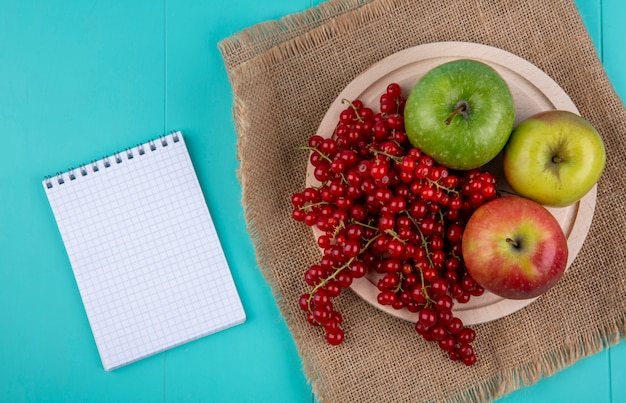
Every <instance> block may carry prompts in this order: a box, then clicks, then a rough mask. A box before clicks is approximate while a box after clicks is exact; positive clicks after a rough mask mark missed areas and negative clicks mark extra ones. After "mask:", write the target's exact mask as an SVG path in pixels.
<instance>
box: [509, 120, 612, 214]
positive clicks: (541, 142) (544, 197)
mask: <svg viewBox="0 0 626 403" xmlns="http://www.w3.org/2000/svg"><path fill="white" fill-rule="evenodd" d="M605 162H606V151H605V147H604V142H603V141H602V138H601V137H600V135H599V134H598V132H597V131H596V129H595V128H594V127H593V126H592V125H591V123H589V122H588V121H587V120H585V119H583V118H582V117H580V116H578V115H576V114H574V113H572V112H567V111H560V110H551V111H545V112H540V113H538V114H536V115H533V116H531V117H530V118H528V119H526V120H524V121H523V122H522V123H520V124H519V125H518V126H517V127H516V128H515V130H513V133H512V134H511V137H510V138H509V141H508V143H507V145H506V146H505V148H504V153H503V164H504V165H503V169H504V176H505V177H506V180H507V181H508V183H509V185H510V186H511V188H512V189H513V190H514V191H515V193H517V194H518V195H520V196H524V197H527V198H529V199H532V200H535V201H537V202H539V203H541V204H544V205H548V206H555V207H564V206H568V205H570V204H572V203H574V202H576V201H578V200H579V199H580V198H582V197H583V196H584V195H585V194H587V192H589V190H591V188H592V187H593V186H594V185H595V184H596V182H597V181H598V180H599V179H600V176H601V175H602V171H603V170H604V165H605Z"/></svg>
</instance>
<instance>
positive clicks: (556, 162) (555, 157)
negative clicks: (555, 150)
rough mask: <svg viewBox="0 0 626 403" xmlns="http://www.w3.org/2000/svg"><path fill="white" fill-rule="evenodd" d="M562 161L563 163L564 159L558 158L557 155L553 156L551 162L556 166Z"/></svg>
mask: <svg viewBox="0 0 626 403" xmlns="http://www.w3.org/2000/svg"><path fill="white" fill-rule="evenodd" d="M563 161H565V158H563V157H560V156H558V155H555V156H554V157H552V162H554V163H555V164H558V163H560V162H563Z"/></svg>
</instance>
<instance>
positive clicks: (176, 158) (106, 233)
mask: <svg viewBox="0 0 626 403" xmlns="http://www.w3.org/2000/svg"><path fill="white" fill-rule="evenodd" d="M43 187H44V190H45V192H46V195H47V197H48V201H49V203H50V206H51V208H52V212H53V214H54V217H55V220H56V223H57V226H58V228H59V232H60V233H61V237H62V239H63V243H64V245H65V249H66V251H67V255H68V257H69V261H70V264H71V267H72V270H73V273H74V276H75V278H76V283H77V285H78V290H79V292H80V296H81V299H82V302H83V304H84V307H85V311H86V313H87V318H88V320H89V324H90V326H91V330H92V333H93V336H94V339H95V342H96V346H97V348H98V352H99V354H100V358H101V360H102V365H103V367H104V369H105V370H107V371H110V370H113V369H116V368H119V367H121V366H123V365H126V364H130V363H132V362H135V361H137V360H140V359H142V358H146V357H148V356H151V355H153V354H156V353H159V352H163V351H165V350H167V349H170V348H173V347H175V346H178V345H181V344H183V343H186V342H189V341H192V340H195V339H198V338H200V337H204V336H206V335H209V334H211V333H215V332H218V331H221V330H224V329H226V328H229V327H231V326H234V325H237V324H240V323H243V322H244V321H245V319H246V315H245V312H244V309H243V307H242V304H241V300H240V297H239V294H238V292H237V289H236V287H235V284H234V281H233V278H232V274H231V271H230V269H229V267H228V264H227V261H226V258H225V256H224V252H223V250H222V247H221V245H220V241H219V239H218V236H217V233H216V231H215V227H214V224H213V221H212V219H211V214H210V212H209V210H208V207H207V204H206V201H205V199H204V196H203V193H202V190H201V188H200V185H199V182H198V179H197V176H196V173H195V171H194V169H193V165H192V162H191V159H190V157H189V153H188V151H187V147H186V145H185V141H184V138H183V135H182V133H181V132H174V133H171V134H169V135H166V136H162V137H160V138H158V139H155V140H153V141H149V142H146V143H145V144H140V145H137V146H135V147H132V148H128V149H126V150H125V151H123V152H120V153H117V154H113V155H111V156H109V157H106V158H103V159H101V160H97V161H93V162H91V163H89V164H86V165H84V166H81V167H79V168H77V169H70V170H69V171H67V172H63V173H59V174H57V175H54V176H52V177H46V179H45V180H44V181H43Z"/></svg>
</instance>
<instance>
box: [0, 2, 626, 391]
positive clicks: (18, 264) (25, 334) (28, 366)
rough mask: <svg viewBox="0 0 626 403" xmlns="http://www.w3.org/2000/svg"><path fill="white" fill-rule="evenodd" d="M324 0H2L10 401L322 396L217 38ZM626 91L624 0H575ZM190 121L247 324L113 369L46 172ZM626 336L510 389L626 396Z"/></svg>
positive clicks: (0, 179) (1, 303) (0, 124)
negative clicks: (282, 310)
mask: <svg viewBox="0 0 626 403" xmlns="http://www.w3.org/2000/svg"><path fill="white" fill-rule="evenodd" d="M319 3H321V1H313V0H274V1H264V2H260V1H249V0H230V1H227V2H224V1H221V2H218V1H215V0H210V1H201V0H189V1H185V2H174V1H169V2H168V1H163V0H162V1H148V0H141V1H139V0H136V1H130V2H127V1H119V0H117V1H109V2H96V1H89V2H87V1H84V2H79V1H69V0H63V1H56V2H45V1H36V0H27V1H19V0H0V143H1V147H2V156H1V157H0V183H1V184H2V190H0V401H2V402H4V401H9V402H14V401H16V402H21V401H52V402H56V401H110V402H120V401H129V402H130V401H132V402H141V401H148V402H155V401H176V402H181V401H207V402H208V401H210V402H222V401H223V402H226V401H228V402H230V401H246V402H247V401H255V402H265V401H281V402H283V401H284V402H310V401H312V400H313V397H312V392H311V388H310V386H309V385H308V384H307V382H306V379H305V377H304V374H303V371H302V366H301V362H300V359H299V357H298V355H297V352H296V349H295V345H294V342H293V340H292V338H291V335H290V333H289V332H288V330H287V328H286V326H285V324H284V321H283V320H282V318H281V317H280V314H279V312H278V309H277V308H276V306H275V304H274V301H273V298H272V295H271V291H270V289H269V287H268V285H267V284H266V283H265V281H264V279H263V278H262V276H261V274H260V272H259V270H258V268H257V265H256V261H255V256H254V252H253V249H252V245H251V242H250V240H249V237H248V234H247V232H246V226H245V221H244V218H243V212H242V210H241V207H240V197H241V187H240V185H239V183H238V181H237V178H236V173H235V170H236V168H237V161H236V155H235V144H236V136H235V132H234V127H233V121H232V114H231V107H232V96H231V89H230V85H229V82H228V79H227V76H226V72H225V69H224V66H223V62H222V59H221V57H220V55H219V52H218V50H217V47H216V45H217V42H218V41H219V40H221V39H223V38H225V37H227V36H229V35H231V34H233V33H235V32H236V31H238V30H241V29H243V28H246V27H248V26H250V25H252V24H255V23H258V22H262V21H266V20H268V19H277V18H280V17H281V16H284V15H286V14H290V13H294V12H297V11H301V10H304V9H306V8H308V7H310V6H314V5H316V4H319ZM576 4H577V5H578V7H579V9H580V11H581V15H582V16H583V19H584V22H585V24H586V26H587V28H588V29H589V32H590V34H591V36H592V38H593V40H594V44H595V45H596V48H597V50H598V53H599V55H600V56H601V57H602V60H603V63H604V65H605V67H606V70H607V72H608V74H609V76H610V78H611V80H612V82H613V84H614V85H615V88H616V90H617V91H618V93H619V94H620V95H621V96H622V98H623V99H625V98H626V74H625V73H624V70H623V66H625V65H626V55H625V53H624V52H623V49H624V45H623V38H624V37H626V24H624V21H625V20H626V6H625V5H624V3H623V2H622V1H621V0H577V2H576ZM174 128H175V129H180V130H182V131H183V132H184V133H185V135H186V139H187V143H188V146H189V149H190V153H191V158H192V160H193V161H194V163H195V166H196V169H197V173H198V177H199V179H200V183H201V185H202V187H203V190H204V192H205V195H206V198H207V203H208V204H209V208H210V209H211V211H212V212H213V216H214V219H215V224H216V228H217V230H218V233H219V235H220V238H221V241H222V243H223V246H224V249H225V253H226V256H227V259H228V261H229V263H230V265H231V268H232V271H233V275H234V278H235V282H236V283H237V286H238V288H239V291H240V293H241V296H242V300H243V303H244V306H245V309H246V312H247V314H248V320H247V322H246V323H245V324H243V325H240V326H237V327H234V328H231V329H229V330H226V331H224V332H220V333H217V334H214V335H211V336H209V337H206V338H203V339H201V340H198V341H195V342H192V343H189V344H186V345H184V346H181V347H178V348H176V349H173V350H171V351H169V352H167V353H163V354H159V355H157V356H154V357H151V358H148V359H146V360H143V361H141V362H138V363H135V364H132V365H130V366H128V367H124V368H121V369H119V370H116V371H113V372H105V371H103V370H102V367H101V364H100V361H99V357H98V354H97V351H96V348H95V344H94V342H93V338H92V336H91V332H90V329H89V325H88V323H87V319H86V316H85V314H84V309H83V307H82V304H81V301H80V296H79V294H78V290H77V288H76V285H75V282H74V278H73V275H72V272H71V269H70V266H69V262H68V260H67V256H66V254H65V250H64V248H63V245H62V242H61V239H60V237H59V234H58V230H57V228H56V225H55V223H54V218H53V216H52V213H51V211H50V209H49V206H48V204H47V201H46V198H45V194H44V192H43V190H42V188H41V185H40V181H41V179H42V178H43V176H44V175H46V174H50V173H54V172H56V171H58V170H64V169H67V168H69V167H71V166H76V165H78V164H80V163H83V162H85V161H89V160H91V159H96V158H100V157H102V156H103V155H105V154H108V153H110V152H112V151H115V150H119V149H123V148H125V147H126V146H128V145H132V144H136V143H138V142H140V141H144V140H146V139H148V138H151V137H154V136H155V135H158V134H161V133H164V132H167V131H169V130H171V129H174ZM625 363H626V343H624V342H622V343H621V344H619V345H618V346H616V347H613V348H610V349H607V350H605V351H603V352H601V353H599V354H597V355H594V356H592V357H590V358H587V359H584V360H582V361H580V362H579V363H577V364H576V365H574V366H572V367H570V368H567V369H565V370H563V371H561V372H559V373H558V374H556V375H555V376H553V377H550V378H548V379H544V380H542V381H540V382H539V383H537V384H536V385H533V386H531V387H528V388H525V389H522V390H520V391H518V392H515V393H513V394H511V395H510V396H507V397H505V398H504V399H502V401H503V402H508V403H511V402H526V401H534V402H578V401H594V402H626V387H624V385H626V364H625Z"/></svg>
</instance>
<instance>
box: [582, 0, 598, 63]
mask: <svg viewBox="0 0 626 403" xmlns="http://www.w3.org/2000/svg"><path fill="white" fill-rule="evenodd" d="M576 6H577V7H578V12H579V13H580V16H581V17H582V19H583V21H584V23H585V26H586V28H587V32H589V35H590V36H591V40H592V41H593V44H594V46H595V48H596V51H597V52H598V56H599V57H600V59H602V57H603V55H602V0H577V1H576Z"/></svg>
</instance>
